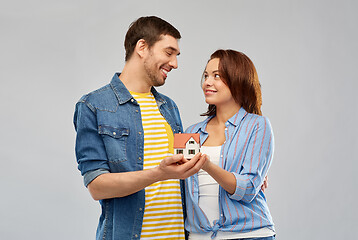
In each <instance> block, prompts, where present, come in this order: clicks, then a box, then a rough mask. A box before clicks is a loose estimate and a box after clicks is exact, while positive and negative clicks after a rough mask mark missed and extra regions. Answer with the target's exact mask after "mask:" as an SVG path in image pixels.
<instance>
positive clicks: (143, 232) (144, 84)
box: [74, 16, 206, 239]
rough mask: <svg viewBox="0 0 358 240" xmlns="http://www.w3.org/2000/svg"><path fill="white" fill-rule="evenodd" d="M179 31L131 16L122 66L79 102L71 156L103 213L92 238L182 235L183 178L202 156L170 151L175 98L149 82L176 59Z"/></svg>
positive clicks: (176, 122)
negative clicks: (191, 156) (132, 18)
mask: <svg viewBox="0 0 358 240" xmlns="http://www.w3.org/2000/svg"><path fill="white" fill-rule="evenodd" d="M180 38H181V36H180V33H179V31H178V30H177V29H175V28H174V27H173V26H172V25H171V24H169V23H168V22H166V21H164V20H162V19H160V18H158V17H154V16H151V17H141V18H139V19H138V20H136V21H135V22H133V23H132V24H131V26H130V28H129V29H128V32H127V34H126V38H125V43H124V45H125V49H126V56H125V60H126V62H125V66H124V68H123V71H122V72H121V73H116V74H115V75H114V77H113V78H112V81H111V82H110V84H108V85H106V86H104V87H102V88H100V89H98V90H96V91H94V92H91V93H89V94H87V95H85V96H83V97H82V98H81V99H80V100H79V102H78V103H77V104H76V110H75V115H74V124H75V129H76V131H77V138H76V157H77V162H78V168H79V170H80V171H81V173H82V175H83V176H84V183H85V185H86V186H87V188H88V190H89V191H90V193H91V195H92V197H93V198H94V199H95V200H100V204H101V206H102V214H101V217H100V220H99V225H98V228H97V234H96V236H97V239H139V238H140V239H155V238H156V237H158V238H159V237H160V238H162V239H184V223H183V208H182V201H181V194H180V181H179V179H185V178H187V177H189V176H191V175H193V174H195V173H196V172H197V171H198V170H199V169H200V168H201V167H202V165H203V164H204V163H205V160H206V156H205V155H201V154H200V153H199V154H197V155H196V156H195V157H194V158H192V159H191V160H190V161H188V160H186V159H185V158H184V157H183V155H172V148H173V133H179V132H182V123H181V119H180V116H179V111H178V109H177V106H176V104H175V103H174V102H173V101H172V100H171V99H170V98H168V97H166V96H164V95H162V94H160V93H158V92H157V91H156V90H155V89H154V88H153V87H154V86H161V85H163V84H164V83H165V80H166V78H167V75H168V73H169V72H170V71H171V70H172V69H176V68H177V67H178V63H177V56H178V55H179V54H180V50H179V45H178V40H179V39H180Z"/></svg>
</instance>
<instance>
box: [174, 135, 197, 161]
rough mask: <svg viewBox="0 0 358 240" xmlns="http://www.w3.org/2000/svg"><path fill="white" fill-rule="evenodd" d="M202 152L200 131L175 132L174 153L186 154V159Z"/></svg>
mask: <svg viewBox="0 0 358 240" xmlns="http://www.w3.org/2000/svg"><path fill="white" fill-rule="evenodd" d="M198 152H200V134H199V133H176V134H174V154H184V157H185V158H186V159H191V158H193V157H194V156H195V154H197V153H198Z"/></svg>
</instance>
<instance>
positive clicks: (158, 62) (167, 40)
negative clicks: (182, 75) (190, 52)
mask: <svg viewBox="0 0 358 240" xmlns="http://www.w3.org/2000/svg"><path fill="white" fill-rule="evenodd" d="M179 54H180V50H179V45H178V40H177V39H175V38H174V37H172V36H170V35H162V36H161V39H160V40H159V41H158V42H156V43H155V44H154V45H153V46H152V47H151V48H149V49H148V54H147V55H146V56H145V58H144V69H145V71H146V74H147V76H148V81H149V84H150V85H151V86H156V87H157V86H162V85H163V84H164V83H165V79H166V78H167V75H168V73H169V72H170V71H171V70H172V69H173V68H174V69H176V68H177V67H178V60H177V56H178V55H179Z"/></svg>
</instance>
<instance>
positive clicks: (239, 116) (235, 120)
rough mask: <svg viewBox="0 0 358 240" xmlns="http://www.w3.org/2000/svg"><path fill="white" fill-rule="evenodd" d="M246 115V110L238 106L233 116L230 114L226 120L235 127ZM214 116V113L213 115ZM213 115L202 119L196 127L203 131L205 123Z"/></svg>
mask: <svg viewBox="0 0 358 240" xmlns="http://www.w3.org/2000/svg"><path fill="white" fill-rule="evenodd" d="M246 115H247V112H246V110H245V109H244V108H242V107H241V108H240V109H239V111H238V112H237V113H235V114H234V116H232V117H231V118H230V119H229V120H227V123H230V124H232V125H234V126H235V127H236V126H237V125H239V124H240V122H241V120H242V119H243V118H244V117H245V116H246ZM214 116H215V115H214ZM214 116H210V117H208V118H207V119H205V120H204V121H202V122H201V123H199V124H198V126H197V127H198V129H199V130H200V131H202V132H204V133H207V132H206V130H205V129H206V125H207V124H208V122H209V121H210V119H212V118H213V117H214Z"/></svg>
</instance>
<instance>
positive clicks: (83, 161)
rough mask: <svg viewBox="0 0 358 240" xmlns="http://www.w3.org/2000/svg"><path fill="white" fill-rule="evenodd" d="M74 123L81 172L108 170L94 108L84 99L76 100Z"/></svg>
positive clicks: (83, 173) (76, 149)
mask: <svg viewBox="0 0 358 240" xmlns="http://www.w3.org/2000/svg"><path fill="white" fill-rule="evenodd" d="M74 125H75V129H76V132H77V136H76V147H75V151H76V158H77V163H78V169H79V170H80V171H81V174H82V175H85V173H87V172H90V171H93V170H98V169H102V170H108V171H109V166H108V162H107V154H106V150H105V147H104V143H103V140H102V137H101V136H100V135H99V134H98V124H97V118H96V109H95V108H93V107H92V106H91V105H90V104H88V103H86V102H85V101H80V102H78V103H77V104H76V109H75V114H74ZM93 179H94V178H93ZM93 179H92V180H93ZM87 184H88V183H87Z"/></svg>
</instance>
